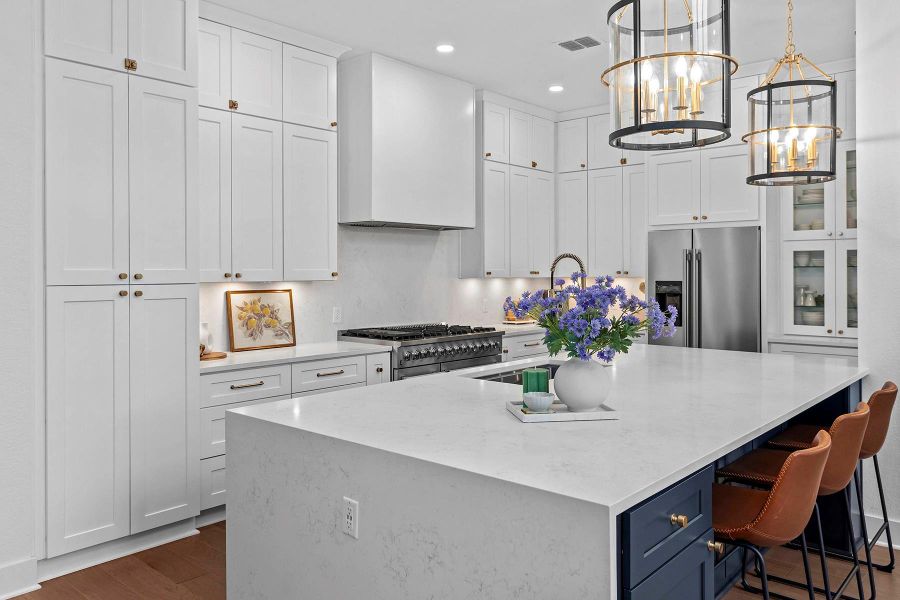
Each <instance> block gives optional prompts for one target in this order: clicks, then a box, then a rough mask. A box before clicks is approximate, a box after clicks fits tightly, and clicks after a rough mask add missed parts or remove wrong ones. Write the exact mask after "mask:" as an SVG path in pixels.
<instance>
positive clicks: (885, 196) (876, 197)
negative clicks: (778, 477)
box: [856, 0, 900, 542]
mask: <svg viewBox="0 0 900 600" xmlns="http://www.w3.org/2000/svg"><path fill="white" fill-rule="evenodd" d="M898 24H900V4H898V3H896V2H876V1H875V0H858V1H857V3H856V65H857V68H856V85H857V88H856V124H857V125H856V126H857V158H858V160H857V165H858V166H857V184H858V186H859V197H860V199H861V200H860V203H859V204H860V206H859V257H860V258H859V264H860V269H859V297H860V301H861V302H862V303H863V304H862V306H863V310H862V311H860V319H859V360H860V364H861V365H864V366H867V367H869V368H870V369H871V370H872V374H871V375H870V376H869V377H868V378H867V381H866V386H865V389H864V394H866V395H868V394H869V393H871V392H872V391H873V390H874V389H875V388H876V387H879V386H880V385H881V384H882V383H883V382H884V381H885V380H886V379H891V380H893V381H900V336H898V334H900V308H898V302H897V299H898V298H900V201H898V198H897V187H898V179H897V165H898V164H900V119H898V118H897V115H898V114H900V80H898V78H897V77H896V61H897V57H898V56H900V37H898V36H897V25H898ZM879 460H880V463H881V473H882V476H883V477H884V479H885V481H884V485H885V494H886V495H887V499H888V505H889V507H888V508H889V513H890V516H891V518H892V520H893V521H894V524H895V526H897V525H898V521H900V405H897V406H896V407H895V409H894V421H893V425H892V427H891V431H890V433H889V435H888V440H887V443H886V444H885V447H884V449H883V450H882V452H881V454H880V455H879ZM870 462H871V461H870ZM869 475H871V473H869ZM866 486H867V488H866V489H868V490H873V492H874V489H875V488H874V481H873V480H871V477H870V478H869V479H867V481H866ZM866 501H867V504H868V506H867V509H866V512H868V513H869V514H877V513H879V512H880V509H876V506H877V496H876V495H875V494H874V493H869V494H867V497H866ZM894 532H895V533H894V535H895V538H894V540H895V542H896V541H897V538H898V537H900V527H897V528H896V529H894Z"/></svg>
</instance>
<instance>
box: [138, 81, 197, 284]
mask: <svg viewBox="0 0 900 600" xmlns="http://www.w3.org/2000/svg"><path fill="white" fill-rule="evenodd" d="M128 92H129V119H128V122H129V127H128V132H129V137H128V146H129V152H128V155H129V212H130V219H129V220H130V224H131V225H130V249H131V251H130V260H129V262H130V265H131V278H132V280H133V281H135V282H139V283H191V282H196V281H197V235H196V231H197V227H198V222H197V156H198V150H197V137H198V130H197V121H198V111H197V90H196V89H194V88H187V87H184V86H179V85H174V84H171V83H165V82H162V81H154V80H151V79H144V78H139V77H132V78H131V79H130V81H129V89H128Z"/></svg>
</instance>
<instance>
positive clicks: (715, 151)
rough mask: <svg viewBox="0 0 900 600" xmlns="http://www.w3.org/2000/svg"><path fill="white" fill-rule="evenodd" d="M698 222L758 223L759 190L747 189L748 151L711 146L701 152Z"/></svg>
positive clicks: (742, 147) (733, 147) (762, 192)
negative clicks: (756, 221)
mask: <svg viewBox="0 0 900 600" xmlns="http://www.w3.org/2000/svg"><path fill="white" fill-rule="evenodd" d="M700 160H701V163H700V220H701V221H702V222H709V223H721V222H723V221H755V220H757V219H759V204H760V198H761V197H763V194H764V193H765V192H764V190H763V191H761V188H760V187H759V186H754V185H747V184H746V183H745V179H746V177H747V149H746V148H745V147H744V146H743V145H741V146H713V147H711V148H704V149H703V150H701V151H700Z"/></svg>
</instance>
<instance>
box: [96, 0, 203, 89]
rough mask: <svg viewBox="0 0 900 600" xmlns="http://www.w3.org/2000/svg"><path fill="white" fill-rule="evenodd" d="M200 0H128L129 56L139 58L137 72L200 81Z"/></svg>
mask: <svg viewBox="0 0 900 600" xmlns="http://www.w3.org/2000/svg"><path fill="white" fill-rule="evenodd" d="M198 1H199V0H128V58H130V59H132V60H134V61H136V62H137V69H136V70H135V73H137V74H139V75H143V76H145V77H152V78H154V79H162V80H164V81H171V82H173V83H180V84H183V85H190V86H195V85H197V18H198V10H199V9H198ZM111 3H112V4H115V3H116V0H112V2H111Z"/></svg>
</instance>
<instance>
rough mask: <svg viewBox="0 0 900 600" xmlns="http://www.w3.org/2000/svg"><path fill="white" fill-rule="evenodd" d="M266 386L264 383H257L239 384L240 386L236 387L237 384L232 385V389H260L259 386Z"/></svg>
mask: <svg viewBox="0 0 900 600" xmlns="http://www.w3.org/2000/svg"><path fill="white" fill-rule="evenodd" d="M264 384H265V382H264V381H257V382H256V383H239V384H237V385H235V384H233V383H232V384H231V389H233V390H243V389H246V388H252V387H259V386H261V385H264Z"/></svg>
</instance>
